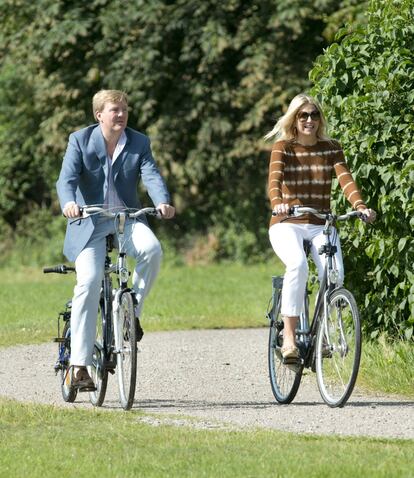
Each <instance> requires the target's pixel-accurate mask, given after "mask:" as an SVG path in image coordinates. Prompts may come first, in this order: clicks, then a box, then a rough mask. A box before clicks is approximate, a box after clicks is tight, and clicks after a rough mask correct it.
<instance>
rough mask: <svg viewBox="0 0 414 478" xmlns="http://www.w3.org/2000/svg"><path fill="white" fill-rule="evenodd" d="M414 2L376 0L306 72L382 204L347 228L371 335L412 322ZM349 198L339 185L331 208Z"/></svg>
mask: <svg viewBox="0 0 414 478" xmlns="http://www.w3.org/2000/svg"><path fill="white" fill-rule="evenodd" d="M413 8H414V2H413V0H394V1H387V2H384V1H382V0H373V1H371V3H370V7H369V10H368V21H367V23H366V24H364V25H360V26H359V27H358V28H355V29H354V30H353V31H350V29H349V28H344V29H342V30H341V31H340V32H339V33H338V35H337V37H336V41H337V43H335V44H333V45H331V46H330V47H329V48H328V49H327V50H326V52H325V54H324V55H322V56H320V57H319V58H318V59H317V61H316V63H315V66H314V68H313V70H312V71H311V73H310V78H311V79H312V81H313V82H314V84H315V86H314V88H313V93H314V94H315V95H317V96H318V97H319V98H320V99H321V101H322V102H323V104H324V106H325V109H326V111H327V114H328V118H329V121H330V126H331V134H332V135H333V136H335V137H337V138H338V139H339V140H340V141H341V142H342V144H343V146H344V149H345V152H346V155H347V158H348V161H349V163H350V165H351V168H352V170H353V171H354V174H355V176H356V178H357V182H359V184H360V186H361V187H362V190H363V192H364V196H365V198H366V201H367V203H368V204H369V206H370V207H372V208H374V209H376V210H377V211H378V220H377V222H376V223H375V225H374V226H373V227H364V225H362V224H359V225H358V226H357V227H355V225H350V224H349V225H347V226H345V227H344V228H343V229H344V230H345V236H346V240H345V241H344V249H345V256H346V262H345V267H346V269H347V280H348V285H350V288H352V289H353V290H354V291H355V292H356V294H357V295H358V299H359V303H360V304H363V310H362V315H363V319H364V323H365V325H366V327H367V329H368V330H370V331H371V332H372V335H374V336H375V335H376V334H378V333H379V332H380V331H381V330H384V331H387V332H389V333H390V332H391V333H393V334H395V335H402V334H404V335H405V337H407V338H410V337H412V335H413V327H414V273H413V263H414V239H413V226H414V200H413V194H414V143H413V139H412V138H413V136H414V92H413V84H414V23H413ZM346 206H347V205H346V204H345V201H344V199H343V196H342V194H341V193H340V192H339V191H338V192H337V195H336V197H335V208H336V209H337V210H338V211H342V210H344V209H345V207H346ZM363 251H365V254H363Z"/></svg>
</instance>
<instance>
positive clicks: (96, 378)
mask: <svg viewBox="0 0 414 478" xmlns="http://www.w3.org/2000/svg"><path fill="white" fill-rule="evenodd" d="M104 323H105V317H104V311H103V308H102V303H100V304H99V309H98V320H97V324H96V339H95V345H94V348H93V356H92V365H91V366H90V367H89V374H90V376H91V378H92V380H93V382H94V384H95V387H96V390H94V391H93V392H89V400H90V402H91V403H92V405H93V406H95V407H101V406H102V404H103V402H104V400H105V395H106V389H107V386H108V370H107V369H106V367H105V362H106V360H105V359H106V357H105V345H104V334H103V330H104Z"/></svg>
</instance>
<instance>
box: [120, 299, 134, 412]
mask: <svg viewBox="0 0 414 478" xmlns="http://www.w3.org/2000/svg"><path fill="white" fill-rule="evenodd" d="M118 314H119V315H118V327H119V328H120V329H119V330H118V337H120V344H119V347H120V348H119V351H118V354H117V374H118V386H119V398H120V402H121V405H122V407H123V408H124V409H125V410H129V409H130V408H131V407H132V404H133V402H134V395H135V385H136V373H137V343H136V322H135V315H134V305H133V300H132V296H131V294H130V293H129V292H124V293H123V294H122V297H121V303H120V304H119V312H118Z"/></svg>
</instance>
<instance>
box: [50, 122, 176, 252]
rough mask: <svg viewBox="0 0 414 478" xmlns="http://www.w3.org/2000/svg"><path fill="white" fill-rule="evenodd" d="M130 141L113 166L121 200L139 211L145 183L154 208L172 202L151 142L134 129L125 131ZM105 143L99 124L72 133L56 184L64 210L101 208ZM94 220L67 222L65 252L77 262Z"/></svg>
mask: <svg viewBox="0 0 414 478" xmlns="http://www.w3.org/2000/svg"><path fill="white" fill-rule="evenodd" d="M125 134H126V136H127V141H126V144H125V147H124V149H123V150H122V153H121V154H120V155H119V157H118V158H117V159H116V161H115V163H114V164H113V166H112V171H113V177H114V184H115V188H116V190H117V193H118V195H119V198H120V199H122V201H123V202H124V203H125V205H126V206H127V207H131V208H140V207H141V203H140V201H139V199H138V184H139V182H140V180H141V179H142V182H143V183H144V186H145V187H146V189H147V191H148V194H149V196H150V197H151V200H152V202H153V204H154V206H158V205H159V204H160V203H167V204H169V202H170V196H169V194H168V190H167V187H166V185H165V182H164V180H163V178H162V177H161V174H160V172H159V171H158V168H157V166H156V164H155V161H154V159H153V157H152V152H151V145H150V140H149V138H148V137H147V136H145V135H144V134H142V133H139V132H138V131H135V130H133V129H131V128H126V129H125ZM106 157H107V151H106V145H105V140H104V137H103V135H102V131H101V128H100V126H99V124H94V125H92V126H88V127H87V128H84V129H81V130H79V131H76V132H75V133H72V134H71V135H70V136H69V142H68V146H67V149H66V153H65V156H64V158H63V163H62V169H61V171H60V175H59V179H58V181H57V183H56V189H57V193H58V197H59V202H60V205H61V208H62V209H63V207H64V206H65V204H66V203H68V202H69V201H75V202H76V204H78V205H79V206H84V205H92V204H95V205H102V204H103V203H104V199H105V195H106V191H107V188H108V164H107V158H106ZM95 222H96V218H95V217H90V218H88V219H85V220H82V221H76V220H75V221H74V220H73V219H71V220H68V224H67V229H66V237H65V243H64V246H63V252H64V254H65V256H66V257H67V258H68V260H69V261H75V259H76V258H77V256H78V255H79V253H80V252H81V251H82V250H83V248H84V247H85V245H86V243H87V242H88V241H89V239H90V237H91V235H92V232H93V230H94V228H95Z"/></svg>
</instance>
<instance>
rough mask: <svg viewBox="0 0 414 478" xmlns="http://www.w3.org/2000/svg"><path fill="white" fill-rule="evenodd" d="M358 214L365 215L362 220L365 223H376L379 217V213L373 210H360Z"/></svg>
mask: <svg viewBox="0 0 414 478" xmlns="http://www.w3.org/2000/svg"><path fill="white" fill-rule="evenodd" d="M358 212H360V213H361V214H362V215H363V217H362V219H363V221H364V222H368V223H371V222H374V221H375V218H376V217H377V213H376V212H375V211H374V210H373V209H358Z"/></svg>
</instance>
